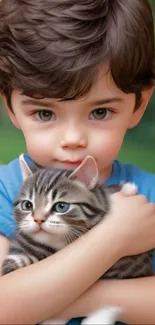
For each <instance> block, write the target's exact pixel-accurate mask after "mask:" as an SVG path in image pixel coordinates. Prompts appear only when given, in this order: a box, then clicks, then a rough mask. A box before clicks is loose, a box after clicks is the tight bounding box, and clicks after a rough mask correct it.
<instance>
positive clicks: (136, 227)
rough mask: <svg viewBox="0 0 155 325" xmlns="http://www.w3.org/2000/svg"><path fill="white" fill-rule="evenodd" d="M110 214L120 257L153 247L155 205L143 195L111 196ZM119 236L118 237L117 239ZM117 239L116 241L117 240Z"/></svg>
mask: <svg viewBox="0 0 155 325" xmlns="http://www.w3.org/2000/svg"><path fill="white" fill-rule="evenodd" d="M111 199H112V203H111V213H110V215H108V218H109V217H111V218H113V221H112V222H113V226H114V227H115V231H116V240H117V242H116V244H117V245H121V249H122V256H127V255H136V254H140V253H143V252H145V251H148V250H150V249H152V248H154V247H155V205H154V204H153V203H150V202H148V200H147V198H146V197H145V196H144V195H133V196H125V195H124V193H123V192H118V193H115V194H113V195H112V196H111ZM118 236H119V237H118ZM117 238H118V239H117Z"/></svg>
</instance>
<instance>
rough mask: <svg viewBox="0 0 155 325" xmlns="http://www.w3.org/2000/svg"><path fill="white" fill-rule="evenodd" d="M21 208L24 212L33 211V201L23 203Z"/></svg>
mask: <svg viewBox="0 0 155 325" xmlns="http://www.w3.org/2000/svg"><path fill="white" fill-rule="evenodd" d="M21 208H22V210H23V211H32V209H33V204H32V202H31V201H28V200H25V201H23V202H21Z"/></svg>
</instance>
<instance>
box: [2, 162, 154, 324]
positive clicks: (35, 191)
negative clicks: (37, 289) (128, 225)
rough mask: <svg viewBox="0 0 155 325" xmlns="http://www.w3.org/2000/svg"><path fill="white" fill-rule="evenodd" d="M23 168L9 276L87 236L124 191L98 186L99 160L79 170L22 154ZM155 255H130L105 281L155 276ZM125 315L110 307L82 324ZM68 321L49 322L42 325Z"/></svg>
mask: <svg viewBox="0 0 155 325" xmlns="http://www.w3.org/2000/svg"><path fill="white" fill-rule="evenodd" d="M20 165H21V170H22V174H23V180H24V182H23V186H22V189H21V191H20V193H19V195H18V198H17V200H16V201H15V203H14V217H15V221H16V225H17V231H16V235H15V238H14V239H13V240H12V242H11V246H10V249H9V253H8V255H7V256H6V258H5V259H4V262H3V265H2V274H3V275H4V274H6V273H9V272H11V271H14V270H16V269H18V268H22V267H25V266H27V265H30V264H32V263H36V262H38V261H40V260H42V259H44V258H46V257H48V256H49V255H51V254H54V253H55V252H57V251H58V250H60V249H62V248H63V247H65V246H66V245H68V244H70V243H71V242H72V241H74V240H75V239H76V238H78V237H80V236H82V235H83V234H85V233H86V232H87V231H89V229H91V228H92V227H94V226H95V225H96V224H97V223H99V222H100V221H101V220H102V219H103V218H104V217H105V215H106V214H107V213H108V212H109V211H110V194H111V193H113V192H116V191H118V190H120V186H111V187H108V188H105V187H104V186H103V185H102V186H101V185H99V184H98V169H97V165H96V162H95V160H94V159H93V157H86V159H85V160H84V161H83V162H82V164H81V165H80V166H79V167H78V168H77V169H76V170H75V171H69V170H59V169H52V168H45V169H44V168H42V169H38V168H37V167H34V166H28V165H27V163H26V162H25V160H24V157H23V156H20ZM126 185H127V184H125V185H124V186H123V188H124V190H125V187H126ZM130 191H131V194H132V192H134V191H135V188H134V187H133V188H132V184H128V185H127V192H128V194H130V193H129V192H130ZM103 236H104V234H103ZM116 244H117V243H116ZM152 255H153V251H149V252H146V253H143V254H140V255H137V256H131V257H124V258H122V259H121V260H119V261H118V262H117V263H116V264H115V265H113V266H112V267H111V268H110V269H109V270H108V271H107V272H106V273H105V274H104V275H103V277H104V278H109V279H111V278H117V279H124V278H134V277H142V276H149V275H153V271H152V270H153V268H152ZM121 312H122V309H121V308H119V307H115V306H112V307H105V308H102V309H100V310H97V311H96V312H94V313H92V314H91V315H88V317H86V318H84V319H83V320H82V322H81V325H88V324H106V325H108V324H109V325H110V324H114V323H115V321H116V320H117V319H118V315H119V314H120V313H121ZM66 322H67V321H64V320H62V321H61V320H60V321H57V320H47V321H44V322H42V324H44V325H45V324H65V323H66Z"/></svg>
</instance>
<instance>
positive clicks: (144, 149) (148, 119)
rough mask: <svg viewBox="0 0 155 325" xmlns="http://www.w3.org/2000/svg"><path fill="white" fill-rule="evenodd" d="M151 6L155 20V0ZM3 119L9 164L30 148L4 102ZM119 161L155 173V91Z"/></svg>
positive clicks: (3, 156) (1, 143)
mask: <svg viewBox="0 0 155 325" xmlns="http://www.w3.org/2000/svg"><path fill="white" fill-rule="evenodd" d="M131 1H132V0H131ZM150 3H151V6H152V10H153V14H154V17H155V0H152V1H151V0H150ZM0 116H1V118H0V148H1V149H0V163H7V162H9V161H10V160H12V159H14V158H16V157H17V156H18V155H19V154H20V153H21V152H26V146H25V142H24V138H23V136H22V134H21V132H20V131H19V130H17V129H15V127H14V126H13V125H12V124H11V122H10V121H9V119H8V117H7V114H6V112H5V109H4V105H3V102H2V100H0ZM118 158H119V159H120V160H121V161H122V162H128V163H132V164H135V165H136V166H138V167H139V168H142V169H145V170H147V171H150V172H154V173H155V92H154V93H153V95H152V98H151V100H150V103H149V105H148V109H147V110H146V113H145V115H144V117H143V119H142V121H141V123H140V124H139V125H138V127H136V128H134V129H132V130H129V131H128V132H127V134H126V137H125V141H124V144H123V147H122V149H121V152H120V154H119V156H118Z"/></svg>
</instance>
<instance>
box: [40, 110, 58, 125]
mask: <svg viewBox="0 0 155 325" xmlns="http://www.w3.org/2000/svg"><path fill="white" fill-rule="evenodd" d="M36 116H37V118H38V120H39V121H40V122H48V121H54V120H56V116H55V113H54V112H52V111H48V110H41V111H39V112H37V115H36Z"/></svg>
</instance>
